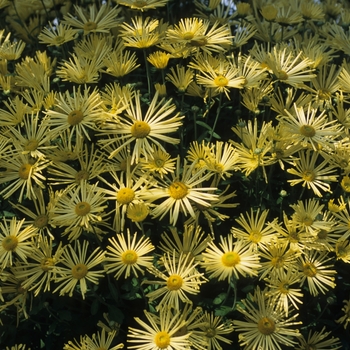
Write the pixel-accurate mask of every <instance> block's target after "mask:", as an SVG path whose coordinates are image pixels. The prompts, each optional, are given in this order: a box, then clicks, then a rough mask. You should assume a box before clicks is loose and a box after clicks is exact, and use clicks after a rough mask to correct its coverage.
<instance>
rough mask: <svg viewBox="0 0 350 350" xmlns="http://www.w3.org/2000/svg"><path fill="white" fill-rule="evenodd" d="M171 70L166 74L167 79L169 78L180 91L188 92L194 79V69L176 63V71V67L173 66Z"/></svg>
mask: <svg viewBox="0 0 350 350" xmlns="http://www.w3.org/2000/svg"><path fill="white" fill-rule="evenodd" d="M170 72H171V73H168V74H167V75H166V79H167V80H169V81H170V82H171V83H172V84H173V85H174V86H175V87H176V88H177V91H178V92H180V93H184V92H186V90H187V88H188V86H189V85H190V84H191V82H192V81H193V76H194V73H193V70H192V69H190V68H188V69H186V67H183V66H180V65H178V64H177V65H176V72H175V68H174V67H171V68H170Z"/></svg>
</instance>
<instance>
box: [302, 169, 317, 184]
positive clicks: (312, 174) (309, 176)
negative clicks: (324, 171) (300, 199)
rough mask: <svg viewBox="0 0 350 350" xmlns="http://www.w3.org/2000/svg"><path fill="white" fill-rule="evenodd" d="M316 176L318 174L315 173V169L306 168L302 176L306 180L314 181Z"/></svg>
mask: <svg viewBox="0 0 350 350" xmlns="http://www.w3.org/2000/svg"><path fill="white" fill-rule="evenodd" d="M315 177H316V175H315V172H314V171H310V170H306V171H304V172H303V173H302V178H303V180H305V181H309V182H312V181H314V180H315Z"/></svg>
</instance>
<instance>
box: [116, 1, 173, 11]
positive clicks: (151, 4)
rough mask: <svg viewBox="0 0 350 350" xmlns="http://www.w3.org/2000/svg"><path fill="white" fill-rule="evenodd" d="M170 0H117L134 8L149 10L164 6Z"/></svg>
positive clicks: (118, 2)
mask: <svg viewBox="0 0 350 350" xmlns="http://www.w3.org/2000/svg"><path fill="white" fill-rule="evenodd" d="M167 2H168V0H117V4H120V5H124V6H127V7H130V8H131V9H134V10H140V11H142V12H143V11H147V10H150V9H156V8H157V7H164V6H165V5H166V4H167Z"/></svg>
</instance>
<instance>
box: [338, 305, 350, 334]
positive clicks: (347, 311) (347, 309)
mask: <svg viewBox="0 0 350 350" xmlns="http://www.w3.org/2000/svg"><path fill="white" fill-rule="evenodd" d="M343 303H344V306H343V307H342V311H343V313H344V315H342V317H340V318H339V319H338V320H336V321H335V322H337V323H340V324H342V323H343V324H344V329H346V328H347V326H348V324H349V323H350V300H343Z"/></svg>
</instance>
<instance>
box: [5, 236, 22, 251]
mask: <svg viewBox="0 0 350 350" xmlns="http://www.w3.org/2000/svg"><path fill="white" fill-rule="evenodd" d="M17 245H18V238H17V237H16V236H7V237H5V238H4V240H3V241H2V247H3V248H4V249H5V250H7V251H8V252H9V251H14V250H15V249H16V247H17Z"/></svg>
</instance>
